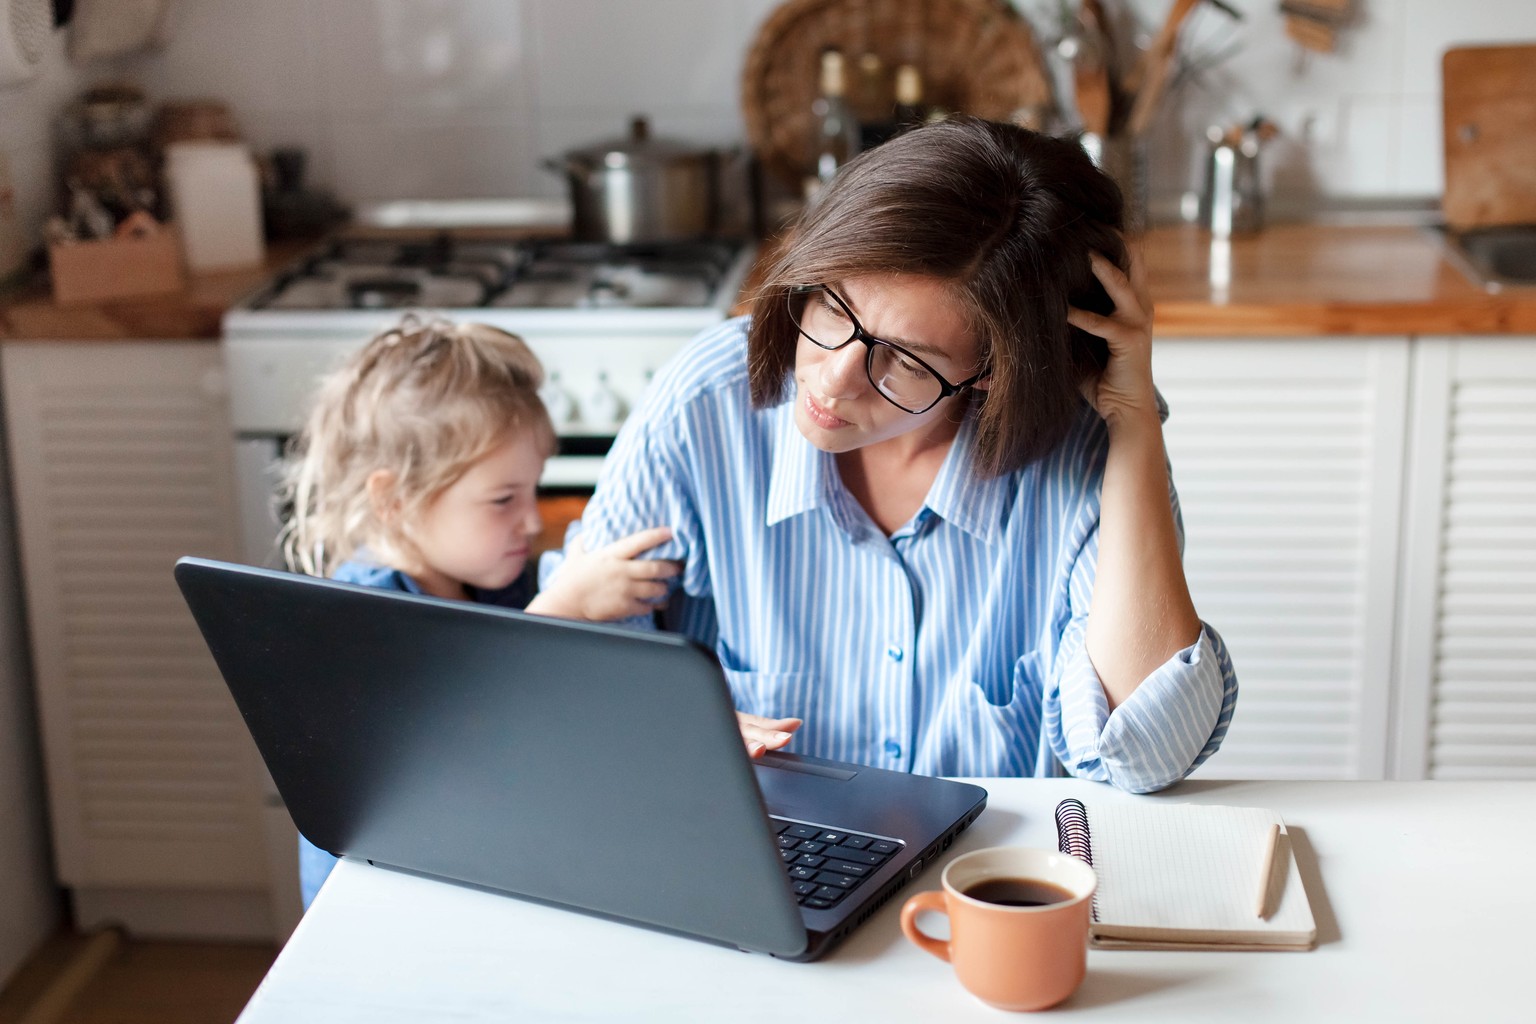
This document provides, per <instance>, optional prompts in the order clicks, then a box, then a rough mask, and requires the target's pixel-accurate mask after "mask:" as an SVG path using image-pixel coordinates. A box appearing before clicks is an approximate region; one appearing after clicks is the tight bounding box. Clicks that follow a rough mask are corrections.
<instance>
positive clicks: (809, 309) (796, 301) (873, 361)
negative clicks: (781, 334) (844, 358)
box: [789, 284, 991, 413]
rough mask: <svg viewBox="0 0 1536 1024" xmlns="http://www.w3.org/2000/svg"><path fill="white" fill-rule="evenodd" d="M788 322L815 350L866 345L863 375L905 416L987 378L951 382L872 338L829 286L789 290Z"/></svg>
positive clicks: (980, 375) (898, 349)
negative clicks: (855, 342) (861, 343)
mask: <svg viewBox="0 0 1536 1024" xmlns="http://www.w3.org/2000/svg"><path fill="white" fill-rule="evenodd" d="M789 318H790V319H791V320H792V321H794V324H795V327H796V329H797V330H799V332H800V333H801V334H803V335H805V338H806V340H807V341H809V342H810V343H811V344H813V345H815V346H816V347H817V348H824V349H826V350H827V351H828V352H836V351H837V350H838V349H840V348H842V347H844V346H845V345H847V344H849V343H850V342H854V341H862V342H863V343H864V347H865V358H864V372H865V373H867V374H868V375H869V383H870V384H871V385H872V386H873V387H874V389H875V390H876V391H877V392H879V394H880V397H882V398H884V399H885V400H886V401H887V402H890V403H891V404H892V405H894V406H895V407H896V408H898V409H900V410H902V411H903V412H910V413H923V412H927V411H928V410H929V409H932V408H933V407H934V406H935V405H937V404H939V402H941V401H942V400H944V399H946V398H948V397H949V396H951V395H958V394H959V393H960V392H962V391H964V390H965V389H966V388H968V387H970V386H971V385H973V384H975V383H976V382H977V381H979V380H981V379H982V378H983V377H985V376H986V375H987V374H988V373H989V372H991V371H989V370H982V371H981V372H980V373H978V374H977V375H976V376H974V377H971V378H969V379H968V380H963V381H960V382H959V383H958V384H951V383H950V382H949V381H947V380H945V379H944V377H943V376H942V375H941V374H939V372H938V371H937V370H935V369H934V368H933V367H931V366H929V365H928V364H927V363H925V362H923V361H922V360H921V359H919V358H918V357H917V356H915V355H913V354H912V353H911V352H908V351H907V350H906V349H904V348H902V347H901V346H900V345H894V344H892V343H891V342H889V341H884V340H882V339H880V338H877V337H875V336H874V335H873V334H870V333H869V332H868V331H866V330H864V328H863V327H862V326H861V325H860V324H859V321H858V319H857V318H855V317H854V315H853V310H851V309H849V308H848V303H846V302H844V301H843V298H842V296H840V295H838V294H837V292H834V291H833V290H832V289H831V288H828V287H827V286H826V285H822V284H811V285H799V286H796V287H794V288H791V289H790V290H789Z"/></svg>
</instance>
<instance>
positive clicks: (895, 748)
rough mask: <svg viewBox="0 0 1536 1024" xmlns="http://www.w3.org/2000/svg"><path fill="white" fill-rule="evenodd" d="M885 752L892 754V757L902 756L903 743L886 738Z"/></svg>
mask: <svg viewBox="0 0 1536 1024" xmlns="http://www.w3.org/2000/svg"><path fill="white" fill-rule="evenodd" d="M885 752H886V753H887V754H890V755H891V756H892V757H900V756H901V744H900V743H897V742H896V741H895V740H886V741H885Z"/></svg>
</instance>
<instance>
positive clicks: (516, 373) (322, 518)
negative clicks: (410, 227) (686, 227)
mask: <svg viewBox="0 0 1536 1024" xmlns="http://www.w3.org/2000/svg"><path fill="white" fill-rule="evenodd" d="M543 379H544V371H543V368H542V367H541V366H540V365H539V361H538V358H537V357H536V356H534V354H533V352H532V351H530V350H529V348H528V346H527V345H526V344H524V343H523V341H522V339H520V338H518V337H517V336H515V335H512V334H508V333H507V332H505V331H501V330H497V329H496V328H494V327H488V326H486V325H484V324H453V323H450V322H448V321H446V320H440V319H423V318H420V317H417V316H415V315H407V316H406V317H405V318H404V319H402V320H401V321H400V323H399V324H398V325H396V326H395V327H392V328H390V329H389V330H387V331H385V332H383V333H382V334H380V335H378V336H377V337H375V338H374V339H373V340H372V341H370V342H369V343H368V344H367V345H366V346H364V347H363V348H362V349H361V350H360V351H358V352H357V353H356V354H354V355H353V356H352V358H350V359H349V360H348V361H347V362H346V363H345V364H344V365H343V366H342V367H341V368H339V369H338V370H336V371H335V372H333V373H331V374H330V375H328V376H327V377H326V378H325V379H324V380H323V381H322V382H321V384H320V388H319V391H318V393H317V395H316V397H315V402H314V405H313V407H312V409H311V411H310V414H309V419H308V421H307V422H306V423H305V425H304V429H303V431H302V432H301V433H300V434H298V435H296V436H295V437H294V439H293V441H292V442H291V443H290V444H289V447H288V450H287V452H286V453H285V456H284V459H283V464H282V484H281V488H280V492H279V500H280V507H281V518H282V520H283V527H282V532H281V534H280V541H281V544H282V552H283V558H284V561H286V562H287V564H288V567H289V569H291V570H292V571H294V572H303V573H308V574H310V575H312V576H329V575H330V574H331V573H332V572H334V571H335V570H336V567H337V566H339V565H340V564H341V563H342V562H344V561H346V560H347V559H349V558H351V557H352V556H353V555H354V554H356V552H357V551H358V550H360V549H362V548H368V549H369V550H370V552H371V553H372V554H373V555H374V556H375V557H376V558H378V559H379V560H380V561H382V562H384V563H386V564H394V565H399V564H404V563H405V562H407V561H408V560H409V559H410V557H411V552H410V549H409V546H408V542H407V541H406V540H405V538H404V537H403V536H402V535H401V531H400V529H399V522H409V521H411V519H412V518H413V517H414V515H415V514H416V513H418V512H420V511H421V510H422V509H423V508H425V507H426V506H427V505H429V504H430V503H431V502H432V501H433V499H435V498H436V497H437V496H438V495H440V494H442V492H443V491H444V490H446V489H447V488H448V487H449V486H451V485H452V484H453V483H454V481H456V480H458V478H459V477H461V476H462V475H463V474H464V473H465V471H467V470H468V469H469V467H470V466H472V465H474V463H475V462H477V461H478V460H479V459H481V458H482V457H483V456H485V455H486V454H488V453H489V452H491V451H492V450H493V449H495V448H496V447H497V446H498V445H499V444H502V443H503V442H504V441H505V440H506V438H507V437H508V435H509V434H510V433H514V432H521V431H532V432H533V433H534V434H535V435H536V437H537V440H538V443H539V445H540V447H541V448H542V450H543V452H544V455H545V457H546V458H547V457H548V456H550V455H552V454H553V453H554V450H555V430H554V426H553V425H552V424H551V423H550V419H549V413H548V412H547V411H546V410H545V408H544V403H543V402H542V401H540V400H539V395H538V389H539V386H540V384H542V383H543ZM380 469H383V470H387V471H388V472H390V473H391V474H392V476H393V480H394V486H393V496H394V498H395V499H396V500H397V501H398V502H399V503H400V504H399V506H398V507H399V516H398V521H397V522H396V523H395V525H394V526H393V527H392V526H391V525H390V524H387V523H385V522H384V521H383V520H382V519H381V518H380V517H379V515H378V514H377V511H376V510H375V508H374V505H373V501H372V500H371V498H370V496H369V493H368V477H369V475H370V474H372V473H373V472H374V471H375V470H380Z"/></svg>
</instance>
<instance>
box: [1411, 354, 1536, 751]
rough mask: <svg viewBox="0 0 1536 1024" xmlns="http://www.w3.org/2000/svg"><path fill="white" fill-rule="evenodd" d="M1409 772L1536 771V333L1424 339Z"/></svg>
mask: <svg viewBox="0 0 1536 1024" xmlns="http://www.w3.org/2000/svg"><path fill="white" fill-rule="evenodd" d="M1413 379H1414V389H1413V406H1412V411H1413V440H1412V449H1411V450H1412V455H1411V457H1410V459H1409V471H1408V486H1407V496H1408V499H1407V503H1406V507H1407V520H1406V526H1405V531H1406V532H1405V536H1404V544H1403V565H1404V570H1403V576H1404V587H1403V602H1402V610H1401V617H1400V624H1399V634H1400V637H1401V640H1400V644H1399V652H1400V653H1399V664H1400V672H1399V675H1400V679H1401V689H1402V697H1401V700H1400V702H1399V707H1398V716H1397V733H1396V735H1397V737H1398V745H1397V752H1396V762H1397V774H1398V775H1399V776H1400V777H1402V778H1435V779H1536V338H1509V339H1497V340H1495V339H1437V338H1425V339H1421V340H1419V341H1418V342H1416V344H1415V349H1414V362H1413Z"/></svg>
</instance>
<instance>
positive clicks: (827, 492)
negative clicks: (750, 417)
mask: <svg viewBox="0 0 1536 1024" xmlns="http://www.w3.org/2000/svg"><path fill="white" fill-rule="evenodd" d="M773 414H774V415H775V416H776V417H777V418H778V422H777V423H776V424H775V426H774V431H773V466H772V469H771V470H770V476H769V481H768V509H767V516H766V519H765V524H766V525H768V526H773V525H775V524H776V523H781V522H783V521H784V520H786V519H792V518H794V517H795V516H798V515H801V514H802V513H805V512H809V511H811V510H812V509H816V508H819V507H821V506H822V505H828V504H830V503H831V500H830V499H831V482H832V480H831V474H833V473H835V472H836V465H835V464H834V463H833V461H832V456H831V455H830V454H828V453H827V452H824V451H822V450H821V449H819V448H817V447H816V446H815V445H813V444H811V442H809V441H807V440H806V439H805V435H803V434H801V433H800V428H799V427H797V426H795V409H794V403H793V402H785V403H784V404H782V405H780V406H778V407H777V408H775V409H774V411H773Z"/></svg>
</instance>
